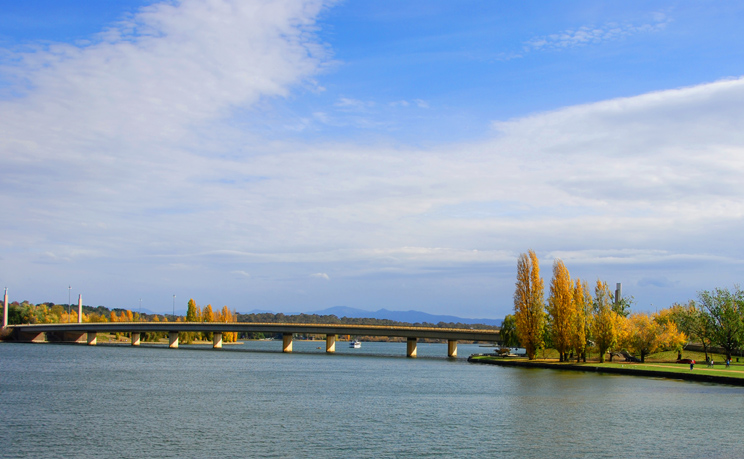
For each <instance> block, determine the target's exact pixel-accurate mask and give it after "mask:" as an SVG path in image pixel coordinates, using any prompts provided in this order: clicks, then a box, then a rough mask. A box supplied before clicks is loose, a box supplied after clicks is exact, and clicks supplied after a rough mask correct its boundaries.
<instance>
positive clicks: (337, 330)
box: [9, 322, 499, 341]
mask: <svg viewBox="0 0 744 459" xmlns="http://www.w3.org/2000/svg"><path fill="white" fill-rule="evenodd" d="M9 328H14V329H16V330H18V331H19V332H24V333H25V332H28V333H35V332H36V333H42V332H86V333H117V332H119V333H121V332H139V333H146V332H253V333H298V334H313V335H368V336H393V337H403V338H430V339H447V340H458V341H498V339H499V332H498V330H473V329H460V328H435V327H395V326H384V325H343V324H289V323H255V322H230V323H219V322H85V323H71V324H33V325H10V326H9Z"/></svg>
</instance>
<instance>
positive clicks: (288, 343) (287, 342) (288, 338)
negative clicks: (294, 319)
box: [282, 333, 293, 352]
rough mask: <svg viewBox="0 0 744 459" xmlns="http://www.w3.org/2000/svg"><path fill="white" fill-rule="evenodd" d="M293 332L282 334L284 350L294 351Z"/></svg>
mask: <svg viewBox="0 0 744 459" xmlns="http://www.w3.org/2000/svg"><path fill="white" fill-rule="evenodd" d="M292 336H293V334H292V333H284V334H282V352H292Z"/></svg>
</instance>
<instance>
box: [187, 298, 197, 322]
mask: <svg viewBox="0 0 744 459" xmlns="http://www.w3.org/2000/svg"><path fill="white" fill-rule="evenodd" d="M186 322H198V318H197V316H196V302H195V301H194V299H193V298H191V299H190V300H189V304H188V307H187V308H186Z"/></svg>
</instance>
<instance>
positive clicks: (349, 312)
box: [248, 306, 502, 326]
mask: <svg viewBox="0 0 744 459" xmlns="http://www.w3.org/2000/svg"><path fill="white" fill-rule="evenodd" d="M266 312H268V313H271V314H276V313H275V312H273V311H267V310H265V309H254V310H253V311H248V314H262V313H266ZM285 314H286V315H294V314H300V313H298V312H293V313H285ZM305 314H318V315H334V316H336V317H338V318H341V317H349V318H353V319H383V320H384V319H386V320H395V321H397V322H408V323H412V324H414V323H417V322H418V323H423V322H428V323H432V324H436V323H439V322H447V323H449V322H453V323H458V322H459V323H463V324H470V325H472V324H484V325H492V326H500V325H501V322H502V319H466V318H464V317H457V316H448V315H437V314H429V313H426V312H421V311H389V310H387V309H379V310H377V311H365V310H364V309H356V308H349V307H347V306H334V307H332V308H328V309H322V310H319V311H308V312H306V313H305Z"/></svg>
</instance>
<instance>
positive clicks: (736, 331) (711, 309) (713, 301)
mask: <svg viewBox="0 0 744 459" xmlns="http://www.w3.org/2000/svg"><path fill="white" fill-rule="evenodd" d="M698 299H699V300H700V305H701V306H702V307H703V308H704V309H705V311H706V312H707V313H708V315H709V316H710V325H711V340H712V342H713V344H717V345H718V346H720V347H722V348H723V349H724V351H725V352H726V358H727V359H730V358H731V354H732V352H733V351H734V350H735V349H739V348H740V347H741V345H742V343H744V292H742V291H741V290H740V289H739V287H738V286H737V287H735V288H734V291H733V292H732V291H730V290H729V289H724V288H717V289H715V290H713V291H712V292H709V291H707V290H706V291H702V292H699V293H698Z"/></svg>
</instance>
